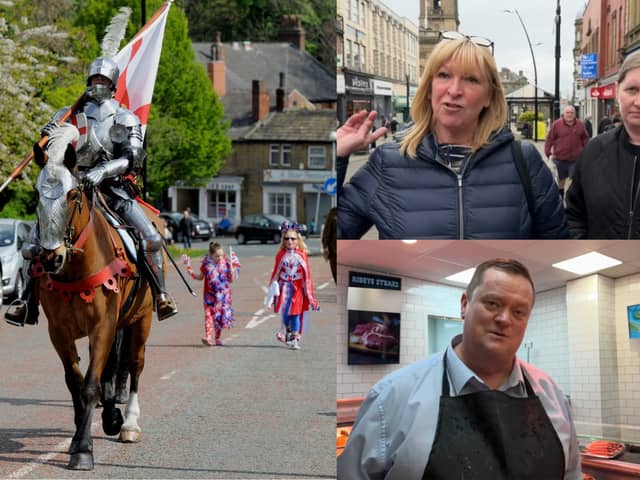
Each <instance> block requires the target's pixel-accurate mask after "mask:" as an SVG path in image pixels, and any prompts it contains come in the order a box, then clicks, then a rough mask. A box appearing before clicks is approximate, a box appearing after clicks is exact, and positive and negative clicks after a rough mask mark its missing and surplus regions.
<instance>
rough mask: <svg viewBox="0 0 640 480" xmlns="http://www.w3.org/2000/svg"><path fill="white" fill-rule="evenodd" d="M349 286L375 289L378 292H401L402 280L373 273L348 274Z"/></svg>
mask: <svg viewBox="0 0 640 480" xmlns="http://www.w3.org/2000/svg"><path fill="white" fill-rule="evenodd" d="M349 286H350V287H359V288H377V289H380V290H402V279H401V278H400V277H387V276H386V275H375V274H373V273H363V272H349Z"/></svg>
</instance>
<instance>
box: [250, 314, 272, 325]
mask: <svg viewBox="0 0 640 480" xmlns="http://www.w3.org/2000/svg"><path fill="white" fill-rule="evenodd" d="M273 317H275V314H273V313H272V314H269V315H267V316H265V317H262V318H259V317H258V316H254V317H251V320H249V322H248V323H247V325H246V326H245V327H244V328H255V327H257V326H258V325H260V324H261V323H264V322H266V321H267V320H269V319H270V318H273Z"/></svg>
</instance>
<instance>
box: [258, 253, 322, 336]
mask: <svg viewBox="0 0 640 480" xmlns="http://www.w3.org/2000/svg"><path fill="white" fill-rule="evenodd" d="M269 283H270V284H274V283H276V284H277V285H278V288H277V291H279V295H278V296H277V298H276V300H275V306H274V310H275V311H276V312H277V313H281V314H282V322H283V323H284V325H285V327H286V328H287V331H288V332H292V333H294V334H297V335H298V336H299V335H301V334H302V329H303V326H304V322H305V320H307V318H306V317H307V315H306V312H308V311H309V310H318V301H317V300H316V297H315V294H314V292H313V282H312V280H311V270H310V269H309V257H308V256H307V253H306V252H305V251H303V250H300V249H297V248H296V249H283V250H280V251H279V252H278V254H277V255H276V261H275V265H274V267H273V273H272V274H271V280H270V281H269Z"/></svg>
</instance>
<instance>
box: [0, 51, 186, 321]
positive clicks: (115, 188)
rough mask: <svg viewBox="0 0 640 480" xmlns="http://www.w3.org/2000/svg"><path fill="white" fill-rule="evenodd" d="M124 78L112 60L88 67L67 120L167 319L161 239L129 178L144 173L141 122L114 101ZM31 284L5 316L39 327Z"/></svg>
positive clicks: (29, 255) (93, 182)
mask: <svg viewBox="0 0 640 480" xmlns="http://www.w3.org/2000/svg"><path fill="white" fill-rule="evenodd" d="M119 74H120V72H119V69H118V66H117V65H116V63H115V62H114V61H113V60H111V59H110V58H108V57H99V58H97V59H95V60H94V61H93V62H92V63H91V65H90V66H89V73H88V76H87V90H86V92H85V95H84V99H85V101H84V102H83V103H82V104H81V105H80V107H78V109H77V110H76V111H75V112H74V113H73V114H72V115H71V117H70V118H69V120H68V121H69V122H71V123H73V124H74V125H75V126H76V127H77V128H78V130H79V132H80V138H79V140H78V144H77V146H76V152H77V157H78V175H79V176H80V177H81V179H83V181H84V183H85V184H86V185H88V186H94V187H97V188H98V189H99V190H100V192H102V193H103V194H104V196H105V197H106V200H107V202H108V204H109V208H111V209H112V210H113V211H115V212H116V213H117V214H118V215H120V216H121V217H122V219H123V220H124V221H125V222H126V223H127V224H128V225H130V226H132V227H134V228H135V229H136V231H137V232H138V235H139V237H140V239H141V242H142V250H143V253H144V258H145V263H146V267H148V268H147V271H148V274H149V276H150V277H151V278H150V281H151V284H152V289H153V290H154V295H155V307H156V312H157V314H158V319H159V320H164V319H165V318H169V317H171V316H173V315H175V314H176V313H177V308H176V305H175V302H174V301H173V299H172V298H171V297H170V296H169V294H168V293H167V291H166V288H165V280H164V271H165V264H164V256H163V252H162V236H161V234H160V233H159V232H158V230H157V228H156V227H155V226H154V225H153V224H152V223H151V221H150V220H149V219H148V218H147V216H146V215H145V212H144V210H143V208H142V207H141V205H140V204H139V203H138V201H136V199H135V197H136V196H137V193H138V192H137V185H135V183H134V182H133V181H132V180H131V179H130V178H131V177H130V176H135V175H137V174H138V173H139V172H140V171H141V170H142V166H143V161H144V158H145V155H146V153H145V151H144V148H143V135H142V126H141V123H140V120H139V119H138V117H137V116H136V115H135V114H134V113H133V112H131V111H129V110H128V109H126V108H124V107H123V106H121V105H120V104H119V103H118V101H117V100H115V99H114V98H113V96H114V93H115V90H116V86H117V84H118V76H119ZM67 109H68V107H67V108H63V109H61V110H60V111H58V112H57V113H56V114H55V115H54V117H53V118H52V119H51V121H50V122H49V123H47V124H46V125H45V126H44V127H43V128H42V130H41V135H42V136H45V135H46V136H49V135H50V133H51V132H52V131H53V129H54V128H56V122H57V121H58V120H60V119H61V118H62V117H63V115H64V114H65V112H66V111H67ZM128 177H129V178H128ZM38 230H39V229H38V228H37V227H36V228H34V229H32V235H31V238H30V239H29V241H27V242H25V243H24V245H23V248H22V254H23V257H24V258H25V262H29V263H30V262H31V260H32V259H34V257H36V256H37V255H38V254H39V243H40V242H39V235H40V232H39V231H38ZM141 267H142V266H141ZM142 268H143V267H142ZM23 271H25V272H29V271H30V269H29V268H26V269H24V270H23ZM27 275H28V274H27ZM31 284H32V282H31V279H30V278H29V279H28V281H27V288H25V291H24V294H23V296H22V298H18V299H17V300H16V301H14V302H13V303H12V304H11V305H10V306H9V308H8V309H7V311H6V312H5V320H6V321H7V322H8V323H10V324H13V325H19V326H22V325H24V324H25V323H28V324H35V323H37V316H38V304H37V300H36V299H35V295H34V292H33V288H32V285H31Z"/></svg>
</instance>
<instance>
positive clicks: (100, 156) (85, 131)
mask: <svg viewBox="0 0 640 480" xmlns="http://www.w3.org/2000/svg"><path fill="white" fill-rule="evenodd" d="M117 108H118V104H117V102H116V101H115V100H109V101H106V102H104V103H102V104H100V105H98V104H96V103H94V102H88V103H87V104H86V105H85V106H84V109H83V111H82V112H81V113H78V114H77V115H76V122H77V126H78V130H80V138H79V140H78V146H77V148H76V152H77V155H78V166H79V167H80V168H89V167H92V166H93V165H95V164H96V163H98V162H99V161H100V160H110V159H111V158H112V156H113V144H112V143H111V139H110V138H109V129H110V128H111V126H112V125H113V124H114V123H115V116H116V112H117Z"/></svg>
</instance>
